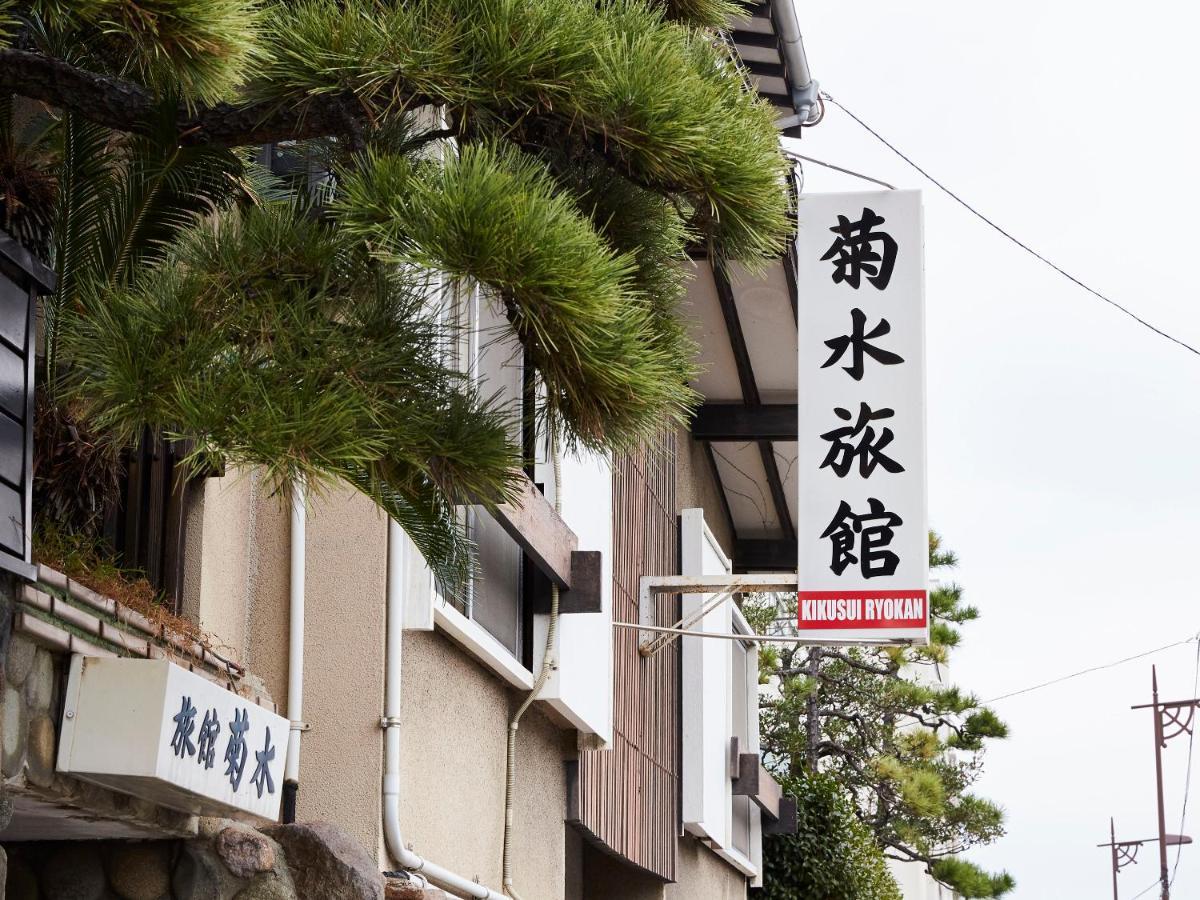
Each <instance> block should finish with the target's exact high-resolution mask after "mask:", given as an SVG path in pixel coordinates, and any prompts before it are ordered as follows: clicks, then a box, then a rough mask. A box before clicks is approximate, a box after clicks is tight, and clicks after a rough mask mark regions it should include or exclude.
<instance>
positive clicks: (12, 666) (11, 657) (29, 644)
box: [4, 634, 37, 685]
mask: <svg viewBox="0 0 1200 900" xmlns="http://www.w3.org/2000/svg"><path fill="white" fill-rule="evenodd" d="M36 653H37V644H35V643H34V642H33V641H31V640H29V638H27V637H25V636H24V635H21V634H15V635H13V639H12V640H11V641H9V644H8V658H7V659H5V661H4V674H5V675H6V676H7V677H8V680H9V681H11V682H12V683H13V684H16V685H21V684H24V683H25V679H26V678H28V677H29V673H30V672H31V671H33V657H34V654H36Z"/></svg>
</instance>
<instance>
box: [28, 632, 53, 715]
mask: <svg viewBox="0 0 1200 900" xmlns="http://www.w3.org/2000/svg"><path fill="white" fill-rule="evenodd" d="M25 699H26V700H28V701H29V707H30V709H32V710H33V711H34V712H49V711H50V704H51V703H52V702H54V657H53V656H51V655H50V651H49V650H43V649H42V648H41V647H39V648H38V650H37V653H36V654H34V657H33V671H31V672H30V673H29V677H28V678H26V679H25Z"/></svg>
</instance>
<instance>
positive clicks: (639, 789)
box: [579, 435, 680, 880]
mask: <svg viewBox="0 0 1200 900" xmlns="http://www.w3.org/2000/svg"><path fill="white" fill-rule="evenodd" d="M676 515H677V511H676V508H675V439H674V435H666V436H664V438H663V439H662V442H661V444H660V445H658V446H655V447H650V448H647V449H645V450H643V451H641V452H639V453H636V454H630V455H628V456H625V457H621V458H618V459H617V460H616V461H615V463H614V472H613V617H614V619H615V620H617V621H626V622H630V621H637V616H638V609H637V597H638V582H639V579H640V578H641V576H642V575H667V574H676V573H677V572H678V563H677V554H678V534H677V530H678V527H677V524H676ZM679 609H680V598H679V597H678V596H672V597H660V598H659V599H658V601H657V603H656V614H655V622H656V623H657V624H659V625H671V624H674V623H675V622H676V621H678V619H679V614H680V613H679ZM637 638H638V635H637V632H636V631H634V630H633V629H624V628H622V629H616V631H615V634H614V635H613V695H614V696H613V743H612V748H611V749H609V750H601V751H589V752H584V753H582V754H581V755H580V761H579V774H580V777H579V785H580V790H579V813H580V819H579V824H580V826H581V827H582V828H584V829H585V830H586V831H587V832H588V834H589V835H590V836H591V838H592V839H593V840H594V841H596V842H598V843H600V844H601V845H603V846H604V847H606V848H607V849H608V850H610V851H611V852H613V853H616V854H617V855H619V856H621V857H624V858H625V859H626V860H628V861H629V862H630V863H632V864H634V865H636V866H638V867H639V868H642V869H645V870H646V871H648V872H651V873H653V874H655V875H658V876H659V877H661V878H663V879H666V880H674V877H675V838H676V835H677V833H678V830H679V646H678V642H675V643H674V644H673V645H671V646H670V647H668V648H667V649H665V650H662V651H660V652H659V653H657V654H656V655H655V656H653V657H651V658H650V659H644V658H642V656H641V655H640V654H639V653H638V649H637Z"/></svg>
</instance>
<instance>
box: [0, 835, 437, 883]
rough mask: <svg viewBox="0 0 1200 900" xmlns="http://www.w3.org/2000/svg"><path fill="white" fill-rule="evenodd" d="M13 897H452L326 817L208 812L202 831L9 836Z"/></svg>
mask: <svg viewBox="0 0 1200 900" xmlns="http://www.w3.org/2000/svg"><path fill="white" fill-rule="evenodd" d="M6 849H7V854H8V860H7V869H8V872H7V884H6V885H5V892H4V896H5V897H6V898H7V900H385V898H386V900H435V898H436V900H444V898H446V895H445V894H443V893H442V892H441V891H436V890H429V889H426V888H424V887H423V886H421V885H420V884H418V883H417V882H415V881H410V880H408V879H407V878H405V877H397V878H395V879H392V880H389V881H385V879H384V877H383V876H382V875H381V874H380V873H379V871H378V870H377V869H376V868H375V863H374V861H373V860H372V859H371V857H370V855H369V854H368V853H367V852H366V850H365V849H363V848H362V847H361V846H360V845H358V844H357V843H355V841H354V840H353V839H352V838H351V837H350V836H349V835H348V834H347V833H346V832H344V831H342V830H341V829H339V828H337V827H336V826H333V825H329V824H326V823H309V824H301V825H272V826H267V827H264V828H263V829H261V830H255V829H253V828H251V827H250V826H248V825H245V824H243V823H240V822H235V821H231V820H229V819H202V820H200V825H199V831H198V834H197V836H196V837H194V838H192V839H190V840H162V841H57V842H30V843H14V844H9V845H7V848H6Z"/></svg>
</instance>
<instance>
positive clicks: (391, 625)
mask: <svg viewBox="0 0 1200 900" xmlns="http://www.w3.org/2000/svg"><path fill="white" fill-rule="evenodd" d="M403 539H404V532H403V531H402V530H401V528H400V526H399V525H397V524H396V523H395V522H394V521H392V520H391V519H389V520H388V550H387V553H388V559H387V637H386V651H385V652H386V659H385V669H384V699H383V718H382V719H381V720H380V725H381V726H382V727H383V733H384V751H383V837H384V843H385V844H386V846H387V850H388V853H390V854H391V856H392V858H393V859H395V860H396V862H398V863H399V864H400V866H401V867H402V868H404V869H406V870H407V871H408V872H409V873H410V874H411V875H412V876H414V877H416V878H417V879H418V880H421V881H425V882H428V883H429V884H432V885H433V886H434V887H438V888H441V889H442V890H444V891H447V892H449V893H452V894H454V895H455V896H458V897H475V898H479V900H506V898H504V895H503V894H501V893H500V892H499V891H494V890H492V889H491V888H488V887H485V886H484V885H482V884H480V883H479V882H477V881H471V880H470V879H467V878H464V877H463V876H461V875H456V874H455V873H454V872H451V871H450V870H449V869H444V868H442V867H441V866H439V865H437V864H436V863H432V862H430V861H429V860H427V859H424V858H423V857H420V856H418V855H417V854H415V853H413V852H412V851H411V850H409V849H408V847H407V846H405V844H404V836H403V835H402V834H401V831H400V712H401V709H402V706H401V702H400V677H401V672H402V667H401V659H402V654H403V649H404V559H403V556H404V540H403Z"/></svg>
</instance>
